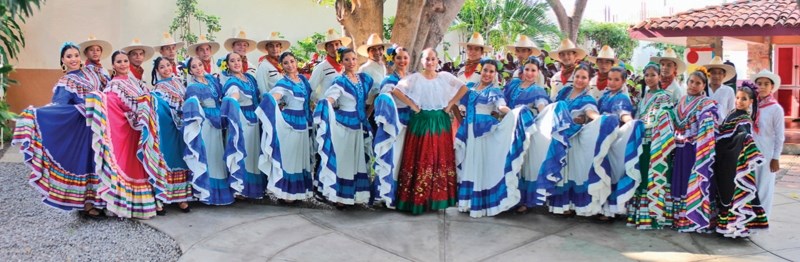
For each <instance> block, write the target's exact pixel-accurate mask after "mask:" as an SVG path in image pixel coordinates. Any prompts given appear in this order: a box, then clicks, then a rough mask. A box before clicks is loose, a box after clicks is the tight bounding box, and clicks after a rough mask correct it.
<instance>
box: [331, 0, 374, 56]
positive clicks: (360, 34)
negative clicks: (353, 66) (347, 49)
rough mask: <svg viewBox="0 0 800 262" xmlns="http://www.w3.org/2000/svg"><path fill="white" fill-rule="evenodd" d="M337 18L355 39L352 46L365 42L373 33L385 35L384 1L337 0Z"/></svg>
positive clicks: (345, 31) (345, 30) (346, 32)
mask: <svg viewBox="0 0 800 262" xmlns="http://www.w3.org/2000/svg"><path fill="white" fill-rule="evenodd" d="M334 5H335V7H336V20H338V21H339V23H340V24H342V26H343V27H344V34H345V35H347V36H349V37H350V38H352V39H353V44H352V46H351V47H352V48H354V49H355V48H357V47H358V46H360V45H362V44H364V42H365V41H367V38H369V35H370V34H372V33H377V34H378V35H381V36H383V1H374V0H368V1H345V0H336V3H335V4H334Z"/></svg>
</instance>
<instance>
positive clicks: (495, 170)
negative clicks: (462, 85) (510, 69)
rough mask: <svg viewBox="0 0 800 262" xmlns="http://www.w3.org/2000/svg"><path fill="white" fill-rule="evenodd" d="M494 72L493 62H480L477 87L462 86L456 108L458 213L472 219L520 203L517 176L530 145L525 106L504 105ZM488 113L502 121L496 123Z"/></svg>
mask: <svg viewBox="0 0 800 262" xmlns="http://www.w3.org/2000/svg"><path fill="white" fill-rule="evenodd" d="M497 68H498V65H497V61H495V60H484V61H482V63H481V80H480V83H467V87H468V88H469V91H467V94H466V95H465V96H464V97H463V98H461V102H460V104H461V105H459V107H460V108H462V111H464V112H465V114H464V121H463V122H462V124H461V126H460V127H459V128H458V132H457V133H456V140H455V142H454V143H455V150H456V152H455V155H456V173H457V174H458V209H459V211H461V212H469V215H470V216H471V217H482V216H494V215H497V214H499V213H501V212H503V211H506V210H508V209H510V208H512V207H514V206H516V205H517V204H518V203H519V200H520V192H519V188H517V187H518V186H519V182H518V181H519V179H518V177H517V176H518V173H519V171H520V169H522V164H523V163H524V162H525V161H524V160H525V158H524V155H523V154H524V153H525V150H526V149H527V146H528V144H529V142H530V141H528V140H527V139H528V135H527V133H526V131H527V130H528V128H529V127H531V126H533V122H534V121H533V119H534V117H533V114H532V113H531V112H530V110H529V109H528V108H526V107H520V108H517V109H515V110H514V111H511V109H509V108H508V107H507V106H506V100H505V98H504V97H503V93H502V92H501V91H500V89H499V88H497V87H495V85H494V81H495V79H496V77H497ZM493 112H498V113H501V114H503V115H505V117H504V118H503V120H502V121H498V120H497V119H496V118H495V117H494V116H492V113H493Z"/></svg>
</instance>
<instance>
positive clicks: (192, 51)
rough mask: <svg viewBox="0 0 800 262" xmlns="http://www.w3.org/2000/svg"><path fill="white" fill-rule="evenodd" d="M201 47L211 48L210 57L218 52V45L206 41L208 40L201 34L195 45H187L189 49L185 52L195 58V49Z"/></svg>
mask: <svg viewBox="0 0 800 262" xmlns="http://www.w3.org/2000/svg"><path fill="white" fill-rule="evenodd" d="M202 45H209V46H211V55H214V54H216V53H217V52H218V51H219V43H217V42H214V41H211V40H208V38H206V35H204V34H203V35H200V37H199V38H198V39H197V43H194V44H191V45H189V48H187V49H188V50H186V53H187V54H188V55H189V56H192V57H194V56H197V48H198V47H200V46H202Z"/></svg>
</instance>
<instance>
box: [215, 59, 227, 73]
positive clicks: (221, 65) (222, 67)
mask: <svg viewBox="0 0 800 262" xmlns="http://www.w3.org/2000/svg"><path fill="white" fill-rule="evenodd" d="M217 66H218V67H219V70H221V71H228V61H225V59H223V58H220V59H218V60H217Z"/></svg>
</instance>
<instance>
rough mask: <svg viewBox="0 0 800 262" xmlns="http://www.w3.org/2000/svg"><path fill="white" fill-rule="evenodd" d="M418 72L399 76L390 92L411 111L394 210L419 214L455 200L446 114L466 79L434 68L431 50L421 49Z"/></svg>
mask: <svg viewBox="0 0 800 262" xmlns="http://www.w3.org/2000/svg"><path fill="white" fill-rule="evenodd" d="M422 62H423V63H422V64H423V65H424V69H423V71H422V72H419V73H414V74H412V75H410V76H407V77H405V78H403V79H401V80H400V82H398V83H397V86H396V87H395V89H394V90H393V91H392V94H393V95H394V96H395V97H396V98H397V99H398V100H400V101H402V102H403V103H405V104H406V105H408V106H409V107H411V110H412V111H413V112H414V113H413V114H412V115H411V119H410V120H409V122H408V129H407V133H406V138H405V141H404V143H403V157H402V160H401V167H400V174H399V175H398V178H397V194H396V197H397V198H396V200H397V209H398V210H403V211H408V212H411V213H412V214H421V213H423V212H425V211H427V210H441V209H446V208H448V207H450V206H453V205H455V204H456V199H457V198H456V167H455V155H454V150H453V133H452V131H451V127H452V126H451V120H450V116H449V115H448V113H447V112H449V111H450V112H452V111H451V110H454V107H455V104H456V103H457V102H458V101H459V100H461V97H463V96H464V94H465V93H466V92H467V87H466V86H465V85H464V82H461V80H458V78H456V77H455V76H454V75H452V74H450V73H447V72H436V68H437V66H438V65H439V60H438V58H437V57H436V51H434V50H433V49H431V48H428V49H425V50H423V51H422Z"/></svg>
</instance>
